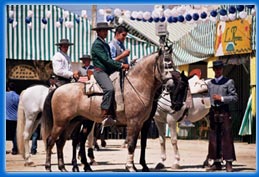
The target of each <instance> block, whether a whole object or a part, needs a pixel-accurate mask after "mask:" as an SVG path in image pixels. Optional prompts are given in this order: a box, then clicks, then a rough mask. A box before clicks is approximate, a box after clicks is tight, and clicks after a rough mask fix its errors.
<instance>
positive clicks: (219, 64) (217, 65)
mask: <svg viewBox="0 0 259 177" xmlns="http://www.w3.org/2000/svg"><path fill="white" fill-rule="evenodd" d="M223 67H224V63H223V62H222V61H221V60H217V61H213V64H212V68H223Z"/></svg>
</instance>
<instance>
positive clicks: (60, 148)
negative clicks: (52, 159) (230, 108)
mask: <svg viewBox="0 0 259 177" xmlns="http://www.w3.org/2000/svg"><path fill="white" fill-rule="evenodd" d="M65 135H66V132H65V131H64V132H62V134H61V135H60V136H59V138H58V140H57V141H56V146H57V157H58V169H59V170H60V171H61V172H67V170H66V168H65V163H64V156H63V148H64V145H65V143H66V138H67V137H66V136H65Z"/></svg>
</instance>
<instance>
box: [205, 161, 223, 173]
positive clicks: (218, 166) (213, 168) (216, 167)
mask: <svg viewBox="0 0 259 177" xmlns="http://www.w3.org/2000/svg"><path fill="white" fill-rule="evenodd" d="M221 169H222V166H221V163H220V162H214V163H213V165H212V166H211V167H209V168H207V169H206V171H216V170H221Z"/></svg>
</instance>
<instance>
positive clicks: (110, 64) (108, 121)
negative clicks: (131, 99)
mask: <svg viewBox="0 0 259 177" xmlns="http://www.w3.org/2000/svg"><path fill="white" fill-rule="evenodd" d="M112 28H113V27H110V26H109V25H108V23H106V22H100V23H97V26H96V27H95V28H92V30H95V31H96V32H97V38H96V40H95V41H94V43H93V46H92V49H91V55H92V59H93V65H94V67H95V68H94V77H95V79H96V81H97V83H98V84H99V85H100V87H101V88H102V89H103V93H104V96H103V100H102V103H101V110H102V113H101V116H102V119H103V121H102V125H103V126H104V127H105V126H111V125H113V124H115V123H116V121H115V120H113V118H112V117H115V91H114V86H113V84H112V81H111V79H110V78H109V76H110V75H111V74H112V73H114V72H115V71H120V70H122V69H126V70H127V69H128V68H129V65H128V64H123V63H120V62H118V61H115V60H113V59H112V57H111V52H110V47H109V45H108V44H107V43H106V42H105V38H106V37H107V34H108V30H110V29H112Z"/></svg>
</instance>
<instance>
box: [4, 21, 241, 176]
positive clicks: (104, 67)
mask: <svg viewBox="0 0 259 177" xmlns="http://www.w3.org/2000/svg"><path fill="white" fill-rule="evenodd" d="M111 29H113V27H111V26H109V25H108V23H106V22H100V23H97V25H96V27H94V28H92V30H94V31H96V33H97V38H96V39H95V41H94V43H93V45H92V48H91V55H90V54H83V55H82V57H81V58H80V60H81V61H82V64H83V66H82V68H80V69H79V70H78V71H72V64H71V58H70V56H69V55H68V49H69V46H72V45H73V43H71V42H69V40H68V39H61V40H60V42H59V43H56V45H57V46H58V47H59V51H57V52H56V53H55V55H54V56H53V58H52V66H53V73H54V74H53V76H51V78H50V87H51V88H52V89H55V88H56V87H60V86H62V85H64V84H67V83H70V82H71V81H78V80H79V81H83V82H85V81H87V80H89V79H90V78H91V76H92V75H93V77H94V78H95V80H96V81H97V83H98V84H99V85H100V87H101V88H102V89H103V93H104V95H103V99H102V103H101V105H100V107H101V113H100V116H101V117H102V120H103V121H102V125H103V126H104V127H106V126H111V125H114V124H115V123H116V110H115V90H114V86H113V84H112V81H111V79H110V77H109V76H110V75H111V74H112V73H114V72H116V71H118V72H120V86H121V89H122V91H123V84H124V76H125V74H126V71H127V70H128V69H129V61H128V56H129V55H130V50H129V49H125V46H124V41H125V39H126V36H127V33H128V30H127V28H125V27H124V26H118V27H117V28H116V29H115V36H114V39H113V40H112V41H110V43H107V42H106V41H105V39H106V37H107V34H108V30H111ZM91 62H92V64H91ZM223 68H224V64H223V62H222V61H220V60H218V61H214V62H213V67H212V69H213V71H214V73H215V78H214V79H212V80H211V81H210V82H209V83H208V89H209V94H210V98H211V105H212V106H211V109H210V113H209V115H210V118H209V119H210V130H209V147H208V157H209V159H212V160H214V163H213V164H212V165H211V166H209V167H208V171H215V170H221V169H222V165H221V164H222V160H225V161H226V171H227V172H231V171H233V169H232V162H233V161H235V160H236V155H235V150H234V143H233V136H232V133H231V131H232V128H231V124H232V118H231V115H230V112H229V107H228V105H229V104H230V103H235V102H237V100H238V95H237V93H236V89H235V85H234V81H233V80H232V79H228V78H226V77H224V76H223ZM18 103H19V95H18V94H17V93H16V92H15V84H14V83H9V84H8V86H7V92H6V127H7V128H6V135H7V139H10V140H12V141H13V148H12V154H17V152H18V149H17V144H16V140H15V132H14V131H13V130H15V129H16V123H17V107H18ZM38 134H39V132H38V130H36V132H35V133H34V134H33V136H32V140H33V142H32V149H31V153H32V154H36V153H37V138H38Z"/></svg>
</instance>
